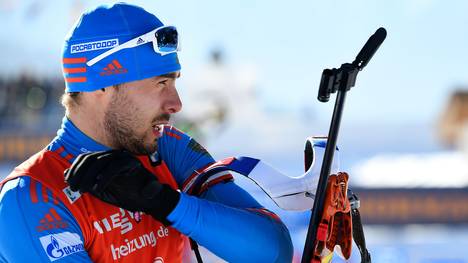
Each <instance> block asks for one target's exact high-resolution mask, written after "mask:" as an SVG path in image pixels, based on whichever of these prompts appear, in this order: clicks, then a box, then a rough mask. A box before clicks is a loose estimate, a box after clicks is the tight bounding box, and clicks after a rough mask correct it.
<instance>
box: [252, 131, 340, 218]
mask: <svg viewBox="0 0 468 263" xmlns="http://www.w3.org/2000/svg"><path fill="white" fill-rule="evenodd" d="M326 141H327V139H326V138H324V137H308V138H307V141H306V143H310V144H311V146H312V165H311V166H310V167H309V169H308V170H307V171H306V172H305V173H304V174H302V175H300V176H298V177H290V176H288V175H285V174H283V173H281V172H280V171H278V170H277V169H275V168H273V167H272V166H271V165H269V164H267V163H265V162H263V161H259V162H258V164H257V165H256V166H255V167H254V168H253V170H252V171H251V172H250V173H249V175H248V178H249V179H251V180H252V181H254V182H255V183H256V184H257V185H258V186H259V187H260V188H261V189H262V190H263V191H264V192H265V193H266V194H267V195H268V196H269V197H270V198H271V199H272V200H273V201H274V202H275V203H276V205H277V206H278V207H280V208H282V209H284V210H291V211H306V210H310V209H312V207H313V205H314V198H315V194H316V191H317V185H318V181H319V178H320V170H321V166H322V162H323V156H324V154H325V147H326ZM338 171H339V150H338V148H336V149H335V153H334V158H333V162H332V167H331V173H332V174H334V173H337V172H338Z"/></svg>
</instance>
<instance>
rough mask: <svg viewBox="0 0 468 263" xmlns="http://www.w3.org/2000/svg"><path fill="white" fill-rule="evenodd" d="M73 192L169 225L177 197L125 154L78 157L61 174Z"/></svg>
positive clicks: (120, 151) (114, 152)
mask: <svg viewBox="0 0 468 263" xmlns="http://www.w3.org/2000/svg"><path fill="white" fill-rule="evenodd" d="M64 174H65V180H66V181H67V183H68V184H69V185H70V188H71V190H72V191H80V192H81V193H85V192H89V193H91V194H92V195H94V196H96V197H97V198H99V199H101V200H102V201H104V202H107V203H110V204H113V205H115V206H118V207H121V208H124V209H126V210H129V211H132V212H135V211H141V212H145V213H146V214H149V215H151V216H153V217H154V218H155V219H156V220H158V221H160V222H162V223H164V224H165V225H170V222H169V221H168V220H167V219H166V218H167V216H168V215H169V214H170V213H171V212H172V210H174V208H175V207H176V205H177V203H178V202H179V199H180V193H179V192H178V191H176V190H174V189H172V188H171V187H170V186H169V185H167V184H161V183H160V182H159V181H158V180H157V178H156V176H155V175H153V174H152V173H151V172H150V171H148V170H147V169H146V168H145V167H144V166H143V164H142V163H141V162H140V160H138V159H137V158H136V157H135V156H133V155H132V154H130V153H129V152H127V151H124V150H110V151H103V152H94V153H84V154H80V155H79V156H78V157H77V158H76V159H75V161H74V162H73V164H72V165H71V167H70V168H69V169H67V170H65V172H64Z"/></svg>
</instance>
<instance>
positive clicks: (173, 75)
mask: <svg viewBox="0 0 468 263" xmlns="http://www.w3.org/2000/svg"><path fill="white" fill-rule="evenodd" d="M158 77H162V78H170V79H176V78H179V77H180V72H171V73H167V74H163V75H159V76H158Z"/></svg>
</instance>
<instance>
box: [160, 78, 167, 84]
mask: <svg viewBox="0 0 468 263" xmlns="http://www.w3.org/2000/svg"><path fill="white" fill-rule="evenodd" d="M166 83H167V79H166V80H161V81H160V82H158V84H162V85H165V84H166Z"/></svg>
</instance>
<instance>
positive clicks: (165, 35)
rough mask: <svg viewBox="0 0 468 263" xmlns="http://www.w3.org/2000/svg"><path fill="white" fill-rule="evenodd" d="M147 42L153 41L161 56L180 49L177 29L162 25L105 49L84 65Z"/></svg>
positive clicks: (90, 64)
mask: <svg viewBox="0 0 468 263" xmlns="http://www.w3.org/2000/svg"><path fill="white" fill-rule="evenodd" d="M149 42H153V49H154V52H156V53H158V54H160V55H161V56H164V55H167V54H171V53H175V52H177V51H179V50H180V46H179V34H178V33H177V29H176V28H175V27H174V26H162V27H158V28H156V29H154V30H151V31H150V32H148V33H146V34H143V35H141V36H138V37H135V38H134V39H131V40H129V41H127V42H125V43H123V44H121V45H118V46H116V47H114V48H112V49H109V50H107V51H106V52H104V53H102V54H100V55H99V56H97V57H95V58H93V59H91V60H90V61H88V62H87V63H86V65H88V66H92V65H94V64H96V63H97V62H99V61H101V60H102V59H104V58H106V57H108V56H110V55H112V54H114V53H115V52H117V51H120V50H122V49H126V48H134V47H137V46H140V45H143V44H146V43H149Z"/></svg>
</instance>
